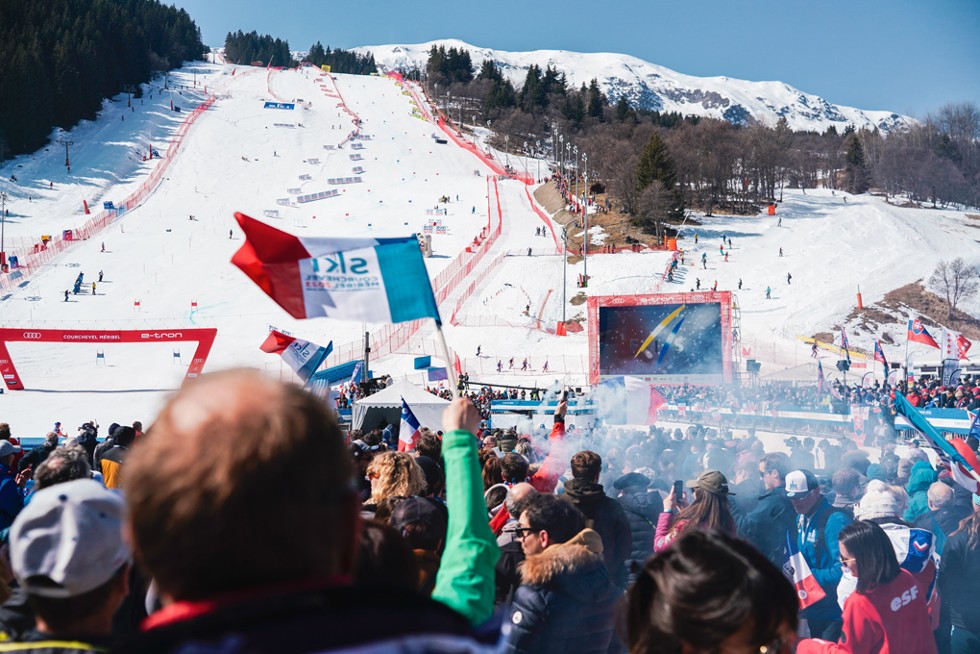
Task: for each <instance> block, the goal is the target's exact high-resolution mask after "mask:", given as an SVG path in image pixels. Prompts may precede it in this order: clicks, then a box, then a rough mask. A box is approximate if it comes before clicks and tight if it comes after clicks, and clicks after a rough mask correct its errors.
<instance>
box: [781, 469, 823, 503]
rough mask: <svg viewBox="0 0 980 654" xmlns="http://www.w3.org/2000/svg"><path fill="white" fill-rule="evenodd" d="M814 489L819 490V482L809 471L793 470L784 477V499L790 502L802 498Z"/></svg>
mask: <svg viewBox="0 0 980 654" xmlns="http://www.w3.org/2000/svg"><path fill="white" fill-rule="evenodd" d="M815 488H820V482H818V481H817V478H816V476H815V475H814V474H813V473H812V472H810V471H809V470H794V471H793V472H791V473H789V474H788V475H786V497H788V498H790V499H791V500H792V499H797V498H800V497H803V496H804V495H806V494H807V493H809V492H810V491H812V490H813V489H815Z"/></svg>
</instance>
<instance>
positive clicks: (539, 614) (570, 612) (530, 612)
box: [506, 529, 621, 654]
mask: <svg viewBox="0 0 980 654" xmlns="http://www.w3.org/2000/svg"><path fill="white" fill-rule="evenodd" d="M521 577H522V583H521V585H520V587H518V589H517V592H516V593H514V603H513V606H512V609H511V619H510V623H511V624H510V634H509V635H508V637H507V646H506V651H507V652H508V653H509V654H517V653H521V654H524V653H526V654H605V653H606V652H607V651H609V645H610V643H611V642H612V639H613V638H614V637H615V629H614V621H615V618H614V612H615V608H616V603H617V602H618V601H619V598H620V597H621V594H620V591H619V590H618V589H616V588H615V587H614V586H613V584H612V583H611V582H610V581H609V575H608V574H607V572H606V566H605V564H604V563H603V562H602V541H601V539H600V538H599V535H598V534H597V533H596V532H595V531H593V530H592V529H585V530H583V531H581V532H579V533H578V534H576V535H575V536H574V537H573V538H572V539H571V540H569V541H568V542H567V543H562V544H560V545H552V546H551V547H549V548H548V549H546V550H544V551H543V552H541V553H540V554H535V555H534V556H529V557H527V559H526V560H525V561H524V566H523V567H522V569H521Z"/></svg>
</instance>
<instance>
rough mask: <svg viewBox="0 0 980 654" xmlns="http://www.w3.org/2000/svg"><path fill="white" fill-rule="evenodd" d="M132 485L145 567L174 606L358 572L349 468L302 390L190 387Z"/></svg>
mask: <svg viewBox="0 0 980 654" xmlns="http://www.w3.org/2000/svg"><path fill="white" fill-rule="evenodd" d="M123 474H124V475H125V477H124V488H125V490H126V496H127V500H128V504H129V507H130V515H129V525H130V528H131V531H132V535H133V539H134V541H135V542H134V551H135V554H136V557H137V560H138V561H139V562H140V563H141V564H142V565H143V566H144V567H145V568H146V569H147V571H148V572H149V573H150V574H152V575H153V577H154V578H155V579H156V580H157V582H158V583H159V585H160V588H161V590H162V591H163V592H164V593H165V594H167V595H168V596H170V597H172V598H174V599H178V600H181V599H199V598H203V597H208V596H211V595H215V594H218V593H222V592H227V591H229V590H236V589H239V588H243V587H248V586H261V585H265V584H273V583H283V582H288V581H290V580H295V579H310V578H316V577H327V576H333V575H338V574H345V573H347V572H349V570H350V562H351V552H352V551H353V547H354V545H353V544H354V543H355V542H356V540H357V534H356V533H355V530H356V525H357V517H356V514H357V501H356V497H355V495H354V493H353V492H352V486H351V479H352V476H351V475H352V470H351V463H350V457H349V456H348V454H347V452H346V450H345V448H344V445H343V439H342V437H341V434H340V430H339V428H338V427H337V424H336V422H335V421H334V419H333V417H332V416H331V415H330V413H329V412H328V411H327V409H326V407H325V406H324V405H323V404H322V403H321V402H320V401H319V400H317V399H316V398H314V397H313V396H311V395H309V394H308V393H306V392H304V391H303V390H301V389H300V388H298V387H296V386H290V385H285V384H280V383H277V382H273V381H271V380H268V379H266V378H264V377H262V376H261V375H260V374H259V373H258V372H256V371H252V370H232V371H227V372H221V373H216V374H209V375H205V376H203V377H201V378H199V379H197V380H194V381H192V382H190V383H188V384H187V385H185V387H184V388H183V389H181V391H180V392H178V393H177V395H176V396H175V397H174V398H173V399H171V400H170V402H169V403H168V404H167V406H166V407H165V408H164V410H163V412H162V413H161V414H160V416H159V418H157V420H156V422H154V424H153V426H152V427H151V429H150V430H149V432H147V434H146V436H144V438H143V439H141V440H140V446H139V447H138V448H136V449H134V450H133V452H132V454H131V456H130V457H129V459H128V460H127V462H126V467H125V468H124V469H123Z"/></svg>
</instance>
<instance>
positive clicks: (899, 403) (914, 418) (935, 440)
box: [895, 393, 980, 492]
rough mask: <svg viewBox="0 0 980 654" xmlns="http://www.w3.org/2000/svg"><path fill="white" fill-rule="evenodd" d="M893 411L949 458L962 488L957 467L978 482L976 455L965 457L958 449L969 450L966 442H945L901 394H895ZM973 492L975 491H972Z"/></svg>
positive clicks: (954, 475)
mask: <svg viewBox="0 0 980 654" xmlns="http://www.w3.org/2000/svg"><path fill="white" fill-rule="evenodd" d="M895 411H896V412H897V413H900V414H901V415H902V416H904V417H905V419H906V420H908V421H909V423H910V424H911V425H912V426H913V427H915V428H916V429H918V430H919V431H920V432H922V435H923V436H925V437H926V440H928V441H929V443H930V444H931V445H932V446H933V447H935V448H937V449H938V450H939V451H940V452H942V453H943V454H944V455H946V457H948V458H949V461H950V468H951V470H950V471H951V472H952V473H953V479H954V480H955V481H957V483H960V485H961V486H964V484H963V483H961V482H959V480H958V479H957V478H956V468H957V466H959V468H960V470H959V472H960V473H962V475H964V476H965V477H968V478H969V479H971V480H973V482H980V463H978V462H977V457H976V454H973V455H972V456H971V457H966V456H964V454H961V453H960V448H964V447H965V449H966V450H969V449H970V448H969V446H968V445H966V441H961V439H953V441H954V442H950V441H948V440H946V439H945V438H944V437H943V435H942V434H940V433H939V431H937V430H936V428H935V427H933V426H932V425H931V424H929V421H928V420H926V419H925V417H924V416H923V415H922V414H921V413H919V411H918V409H916V408H915V407H914V406H912V404H911V403H910V402H909V401H908V400H906V399H905V396H903V395H902V394H901V393H895ZM955 441H961V442H962V445H959V444H957V443H956V442H955ZM978 487H980V486H973V488H978ZM974 492H975V491H974Z"/></svg>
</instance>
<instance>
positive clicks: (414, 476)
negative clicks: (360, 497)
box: [367, 452, 426, 504]
mask: <svg viewBox="0 0 980 654" xmlns="http://www.w3.org/2000/svg"><path fill="white" fill-rule="evenodd" d="M367 473H368V476H369V477H370V476H372V475H377V479H378V481H377V483H376V484H374V485H373V491H372V492H371V499H370V500H369V502H370V503H371V504H377V503H379V502H380V501H381V500H383V499H385V498H386V497H392V496H395V495H398V496H403V497H411V496H413V495H421V494H422V493H424V492H425V487H426V483H425V473H423V472H422V468H420V467H419V464H418V463H416V462H415V458H414V457H413V456H412V455H410V454H408V453H407V452H383V453H382V454H379V455H378V456H376V457H374V459H373V460H372V461H371V463H370V464H369V465H368V469H367Z"/></svg>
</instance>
